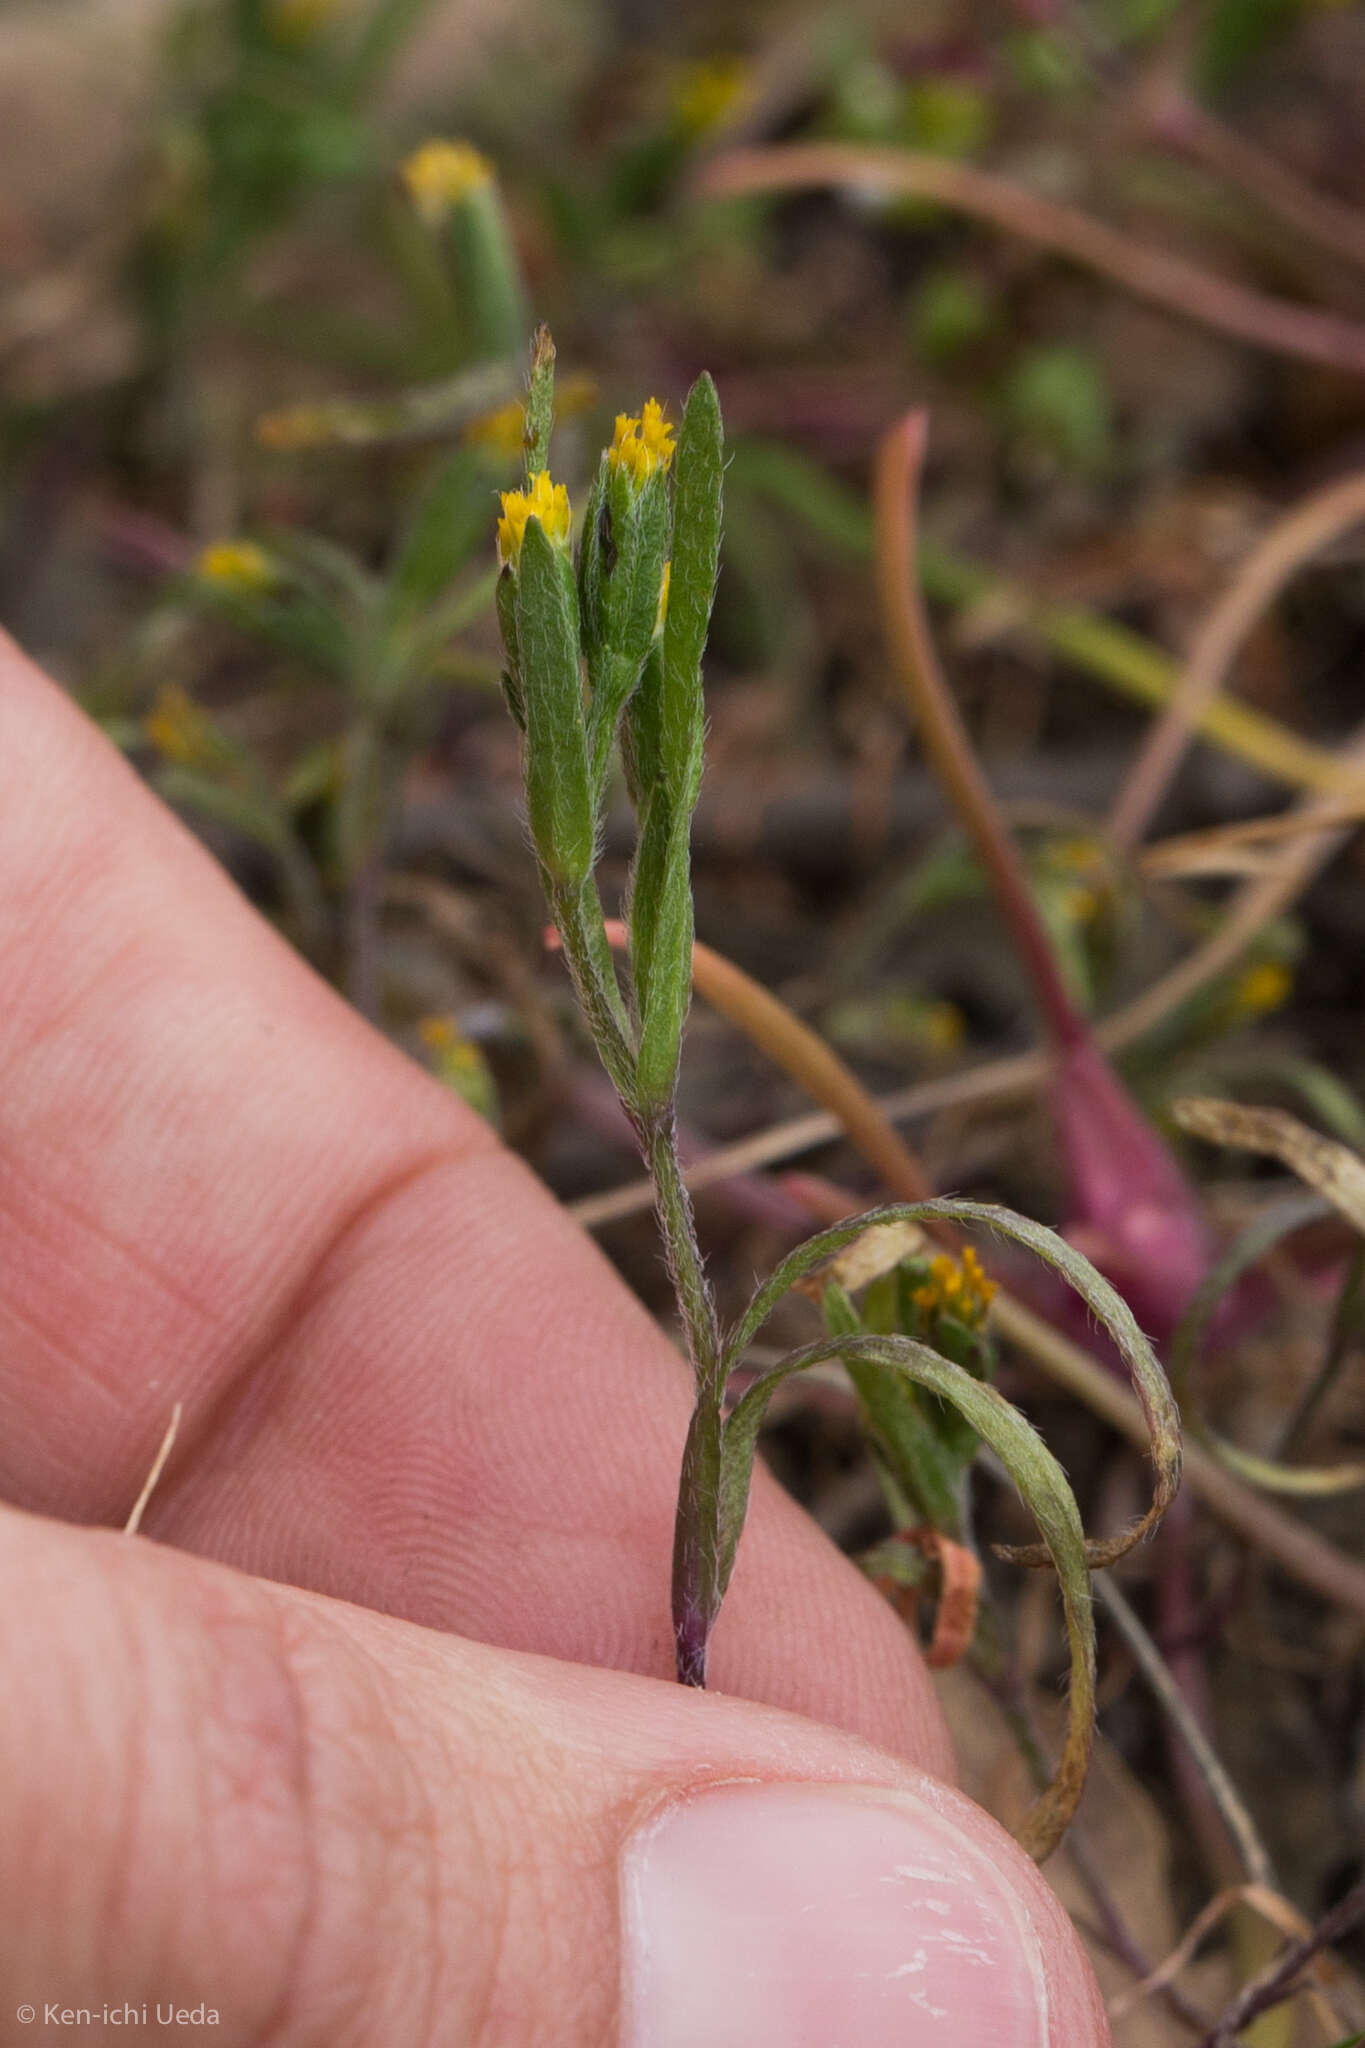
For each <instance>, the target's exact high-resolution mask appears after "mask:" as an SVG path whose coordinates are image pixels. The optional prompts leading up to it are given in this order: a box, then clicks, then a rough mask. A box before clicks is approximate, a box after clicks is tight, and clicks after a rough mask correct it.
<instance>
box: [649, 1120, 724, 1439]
mask: <svg viewBox="0 0 1365 2048" xmlns="http://www.w3.org/2000/svg"><path fill="white" fill-rule="evenodd" d="M640 1145H641V1150H642V1151H643V1152H644V1155H645V1164H646V1165H647V1166H648V1168H649V1177H650V1180H651V1181H652V1182H653V1184H654V1207H655V1212H656V1214H657V1215H658V1218H659V1230H660V1234H661V1235H662V1237H663V1241H664V1257H665V1258H666V1259H667V1261H668V1271H669V1277H670V1278H671V1280H672V1282H673V1287H674V1291H675V1292H676V1294H677V1297H678V1306H679V1308H680V1309H681V1311H682V1318H683V1327H684V1329H685V1331H686V1333H687V1350H688V1356H689V1357H690V1359H691V1361H692V1371H693V1374H694V1376H695V1378H696V1382H697V1396H698V1399H699V1400H702V1399H705V1398H706V1397H707V1396H709V1395H714V1396H715V1397H716V1398H717V1399H719V1396H720V1395H721V1394H723V1392H724V1388H723V1387H720V1388H718V1387H717V1385H716V1379H717V1375H718V1373H719V1371H720V1356H721V1345H720V1325H719V1323H718V1321H717V1319H716V1306H715V1302H714V1301H713V1300H712V1298H711V1289H710V1287H709V1285H708V1284H707V1279H706V1269H705V1267H704V1265H703V1263H702V1256H701V1251H700V1249H699V1247H698V1244H697V1232H696V1225H695V1223H694V1221H693V1217H692V1198H691V1196H690V1195H689V1194H688V1192H687V1183H686V1181H685V1180H684V1179H683V1171H682V1162H681V1160H680V1159H679V1157H678V1143H677V1125H676V1122H675V1119H674V1115H673V1111H672V1109H671V1107H670V1109H669V1110H668V1111H667V1113H666V1114H664V1115H662V1116H658V1117H655V1118H654V1119H652V1120H651V1121H650V1122H649V1123H647V1124H644V1125H642V1126H641V1129H640Z"/></svg>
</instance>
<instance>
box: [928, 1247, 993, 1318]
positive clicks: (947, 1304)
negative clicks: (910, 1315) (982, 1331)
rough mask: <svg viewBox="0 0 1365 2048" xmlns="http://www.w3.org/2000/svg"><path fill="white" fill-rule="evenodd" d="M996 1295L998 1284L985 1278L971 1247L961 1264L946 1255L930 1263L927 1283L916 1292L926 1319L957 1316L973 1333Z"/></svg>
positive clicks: (940, 1255)
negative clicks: (927, 1317) (936, 1316)
mask: <svg viewBox="0 0 1365 2048" xmlns="http://www.w3.org/2000/svg"><path fill="white" fill-rule="evenodd" d="M995 1291H996V1289H995V1282H994V1281H993V1280H988V1279H987V1278H986V1275H985V1273H984V1271H983V1270H982V1266H981V1261H980V1259H979V1258H978V1257H977V1255H976V1253H975V1252H974V1251H973V1250H972V1248H971V1246H970V1245H968V1246H967V1249H966V1250H965V1251H964V1252H963V1254H962V1257H961V1259H960V1260H958V1259H953V1258H950V1257H949V1256H948V1254H947V1253H946V1252H941V1253H940V1254H939V1256H938V1257H937V1258H936V1259H931V1260H930V1262H929V1278H928V1280H926V1281H925V1283H924V1285H923V1286H922V1287H917V1288H916V1289H915V1295H914V1300H915V1307H916V1308H917V1309H919V1310H920V1311H921V1313H922V1314H924V1315H926V1316H931V1315H950V1316H954V1317H956V1319H957V1321H958V1322H959V1323H965V1324H966V1325H967V1328H968V1329H969V1330H974V1329H976V1328H977V1327H978V1325H979V1324H981V1323H983V1322H984V1321H985V1319H986V1310H987V1309H988V1308H989V1307H990V1305H991V1302H992V1300H993V1298H994V1296H995Z"/></svg>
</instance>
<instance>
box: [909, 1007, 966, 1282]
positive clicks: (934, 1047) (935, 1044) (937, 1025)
mask: <svg viewBox="0 0 1365 2048" xmlns="http://www.w3.org/2000/svg"><path fill="white" fill-rule="evenodd" d="M921 1028H922V1030H923V1033H924V1042H925V1044H926V1045H927V1046H928V1048H929V1050H930V1052H937V1053H950V1052H956V1051H957V1050H958V1048H959V1047H960V1046H961V1044H962V1041H963V1039H964V1038H965V1037H966V1036H967V1020H966V1018H965V1017H964V1016H963V1014H962V1012H961V1010H959V1008H958V1007H957V1004H956V1003H946V1002H939V1003H926V1004H925V1006H924V1015H923V1018H922V1020H921ZM973 1257H975V1254H973Z"/></svg>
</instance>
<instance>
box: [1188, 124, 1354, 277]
mask: <svg viewBox="0 0 1365 2048" xmlns="http://www.w3.org/2000/svg"><path fill="white" fill-rule="evenodd" d="M1148 119H1149V121H1150V123H1151V126H1152V128H1153V129H1154V130H1155V132H1156V134H1157V135H1158V136H1159V137H1160V139H1161V141H1162V142H1164V143H1168V144H1171V143H1173V144H1174V145H1175V147H1176V148H1177V149H1180V150H1183V151H1184V152H1185V154H1186V155H1187V156H1189V157H1191V158H1193V159H1194V160H1195V161H1196V162H1198V163H1202V164H1206V165H1207V166H1208V168H1209V169H1210V170H1212V171H1217V172H1219V173H1220V175H1221V176H1223V177H1225V178H1226V179H1227V180H1228V182H1229V183H1230V184H1233V185H1236V186H1238V187H1239V188H1240V189H1241V191H1243V192H1245V193H1246V194H1247V196H1248V197H1249V198H1251V199H1254V200H1256V201H1257V202H1258V204H1260V205H1261V206H1263V207H1264V208H1265V210H1266V212H1267V213H1272V214H1276V215H1278V217H1279V218H1280V219H1281V220H1282V221H1284V222H1285V223H1286V224H1287V225H1288V226H1289V227H1291V228H1294V229H1295V230H1296V231H1297V232H1298V233H1299V234H1301V235H1306V236H1307V237H1308V238H1309V239H1310V240H1311V241H1314V242H1317V243H1318V244H1319V245H1320V246H1321V247H1322V248H1324V249H1329V250H1331V251H1332V253H1333V254H1334V255H1337V256H1342V257H1344V258H1345V259H1346V261H1347V262H1348V263H1353V264H1356V265H1357V266H1358V267H1359V268H1361V269H1362V270H1365V224H1363V223H1362V221H1361V216H1360V214H1359V212H1358V211H1357V210H1356V209H1355V208H1354V207H1351V206H1344V205H1343V204H1342V203H1341V201H1340V200H1338V199H1333V198H1331V197H1329V195H1328V194H1327V193H1325V192H1318V191H1316V190H1315V189H1314V188H1313V186H1311V185H1308V184H1305V182H1304V180H1303V179H1302V178H1300V177H1298V176H1297V175H1296V174H1295V173H1294V172H1293V171H1291V170H1290V169H1289V168H1288V166H1287V165H1285V164H1283V163H1281V161H1280V159H1279V158H1278V157H1275V156H1271V155H1270V153H1269V152H1268V151H1267V150H1264V149H1261V148H1260V147H1259V146H1258V145H1257V144H1256V143H1254V142H1249V141H1248V140H1247V138H1246V137H1245V136H1244V135H1239V134H1238V133H1237V131H1236V129H1235V128H1229V127H1228V125H1227V123H1226V122H1224V121H1220V120H1219V119H1218V118H1217V117H1216V115H1213V114H1210V113H1209V112H1208V111H1207V109H1206V108H1204V107H1201V106H1199V105H1198V104H1197V103H1196V102H1195V101H1194V100H1192V99H1191V98H1190V97H1189V96H1188V94H1186V93H1183V92H1181V91H1180V90H1179V89H1178V88H1171V89H1168V90H1167V91H1165V92H1163V93H1162V94H1161V95H1160V96H1159V97H1157V98H1154V99H1153V101H1152V104H1151V106H1150V109H1149V113H1148Z"/></svg>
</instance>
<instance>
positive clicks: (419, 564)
mask: <svg viewBox="0 0 1365 2048" xmlns="http://www.w3.org/2000/svg"><path fill="white" fill-rule="evenodd" d="M487 537H488V489H487V479H486V477H485V474H484V471H483V467H482V464H481V462H480V460H479V455H478V451H477V450H476V449H473V448H457V449H456V450H455V452H454V454H453V455H449V456H447V457H446V459H445V461H444V462H442V463H440V464H439V465H438V466H437V468H436V470H435V471H434V473H433V474H432V476H431V477H430V479H429V480H428V483H427V486H426V489H425V490H424V491H423V493H422V496H421V499H420V501H419V503H418V506H417V510H416V513H415V514H414V516H413V519H412V521H411V523H410V525H409V527H408V530H407V532H406V533H405V534H404V536H403V539H402V541H401V542H400V544H399V547H398V550H397V553H396V554H395V556H394V559H393V563H392V566H391V567H390V570H389V575H388V586H387V589H386V592H385V599H384V616H385V620H386V622H388V623H390V624H393V623H397V622H399V621H401V620H407V619H411V618H413V617H414V616H415V615H416V614H417V613H418V612H421V611H424V610H425V609H426V607H427V606H428V605H431V604H434V603H435V602H436V600H437V598H440V597H444V596H445V595H446V593H447V591H448V590H449V588H450V586H451V584H452V583H453V582H454V581H455V578H456V577H457V576H458V575H459V573H460V570H461V569H462V568H463V567H464V565H465V563H466V562H467V561H469V560H470V558H471V557H472V556H473V554H474V551H475V549H476V548H480V547H482V546H483V545H484V544H485V542H486V540H487Z"/></svg>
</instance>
